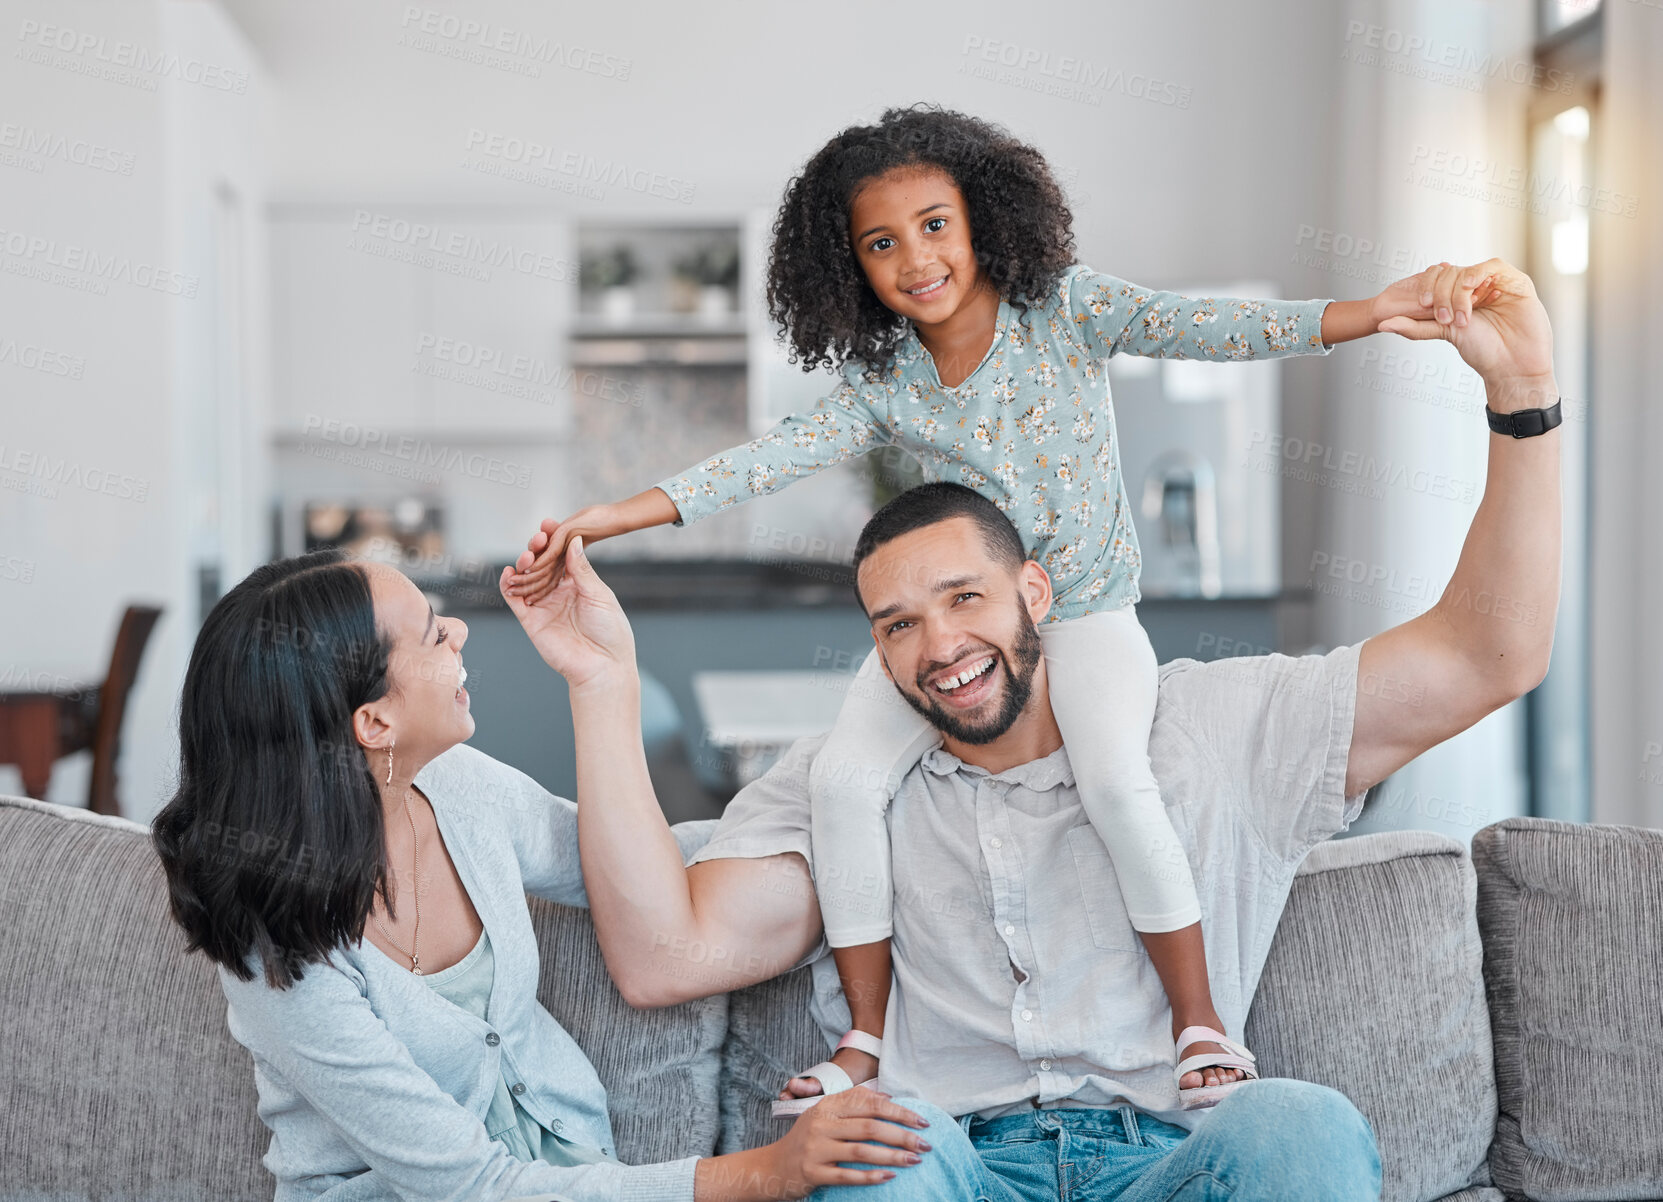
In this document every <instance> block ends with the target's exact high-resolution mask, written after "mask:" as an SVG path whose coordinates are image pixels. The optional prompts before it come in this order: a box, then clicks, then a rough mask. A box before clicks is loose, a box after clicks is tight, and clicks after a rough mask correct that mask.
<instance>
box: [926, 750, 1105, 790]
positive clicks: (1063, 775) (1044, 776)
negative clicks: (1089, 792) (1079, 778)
mask: <svg viewBox="0 0 1663 1202" xmlns="http://www.w3.org/2000/svg"><path fill="white" fill-rule="evenodd" d="M919 767H921V768H923V769H924V770H925V771H926V772H933V773H935V774H936V775H937V776H952V775H953V774H954V773H956V772H962V773H964V774H965V775H966V776H985V777H987V778H988V780H991V781H999V782H1002V783H1005V784H1012V785H1021V786H1022V787H1023V788H1024V789H1031V790H1032V791H1033V792H1035V793H1043V792H1044V791H1045V790H1047V789H1054V788H1056V787H1057V786H1058V785H1072V784H1073V783H1074V767H1073V765H1072V764H1070V763H1069V762H1068V748H1066V747H1059V748H1057V749H1056V750H1055V751H1053V752H1052V753H1051V754H1050V755H1047V756H1042V757H1041V758H1039V759H1037V760H1029V761H1028V762H1027V763H1025V764H1014V765H1012V766H1011V767H1009V768H1006V769H1005V770H1004V771H1003V772H989V771H988V770H987V769H986V768H983V767H981V766H980V765H977V764H967V763H965V762H964V761H963V760H961V759H959V757H958V756H956V755H954V754H953V753H952V752H950V751H948V750H947V749H946V748H945V747H943V746H941V745H940V744H939V743H938V744H937V745H936V746H934V747H932V748H930V750H928V751H926V752H925V753H924V758H923V759H921V760H920V761H919Z"/></svg>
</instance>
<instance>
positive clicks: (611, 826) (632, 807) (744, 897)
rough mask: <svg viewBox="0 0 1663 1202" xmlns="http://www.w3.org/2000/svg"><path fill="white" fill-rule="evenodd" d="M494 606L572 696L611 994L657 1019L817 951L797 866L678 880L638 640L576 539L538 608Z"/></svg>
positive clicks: (771, 861) (690, 872)
mask: <svg viewBox="0 0 1663 1202" xmlns="http://www.w3.org/2000/svg"><path fill="white" fill-rule="evenodd" d="M512 571H513V569H512V568H504V569H503V574H502V578H501V580H500V581H499V582H498V583H499V587H500V588H501V589H502V590H503V598H504V600H506V601H507V602H508V607H509V609H510V610H512V611H513V614H514V616H515V617H516V618H518V619H519V621H520V624H521V625H522V626H523V627H524V628H525V632H526V634H527V635H529V636H530V637H531V642H532V645H533V646H535V647H536V648H537V651H538V653H539V654H540V655H542V657H543V660H544V662H545V663H547V664H548V665H549V666H550V667H551V668H553V669H554V670H555V671H557V672H559V673H560V674H561V675H562V676H564V677H565V678H566V682H567V684H568V685H569V686H570V689H571V702H572V724H573V727H574V728H575V731H576V735H577V800H578V806H577V823H578V845H579V851H580V854H581V857H582V861H583V880H584V887H585V889H586V890H587V892H588V895H589V912H590V916H591V918H592V919H593V921H594V924H595V934H596V936H597V937H598V938H599V940H600V945H601V953H602V954H603V955H604V956H605V957H606V967H607V970H608V971H609V972H610V973H611V974H612V980H613V982H614V983H615V984H616V985H617V986H618V991H619V992H620V993H622V994H623V995H624V999H625V1000H626V1001H628V1002H629V1003H630V1005H632V1006H667V1005H671V1004H673V1003H675V1002H681V1001H686V1000H688V999H690V998H696V997H704V996H707V995H709V994H713V993H725V992H727V991H729V990H732V989H738V988H741V987H742V986H745V985H751V984H754V983H756V982H757V981H763V980H767V979H768V978H770V977H774V976H778V975H779V974H780V973H782V972H784V971H786V970H787V969H789V968H790V967H792V965H794V964H796V963H797V962H798V961H799V960H801V959H802V958H803V957H804V956H805V955H806V954H807V953H808V952H809V951H810V950H812V949H813V948H814V947H815V946H816V945H817V943H818V941H819V938H820V908H819V903H818V902H817V900H816V898H815V894H814V885H813V882H812V880H811V879H810V877H809V871H808V863H807V861H806V860H804V859H803V857H802V856H801V855H795V854H791V855H776V856H768V857H762V858H757V859H724V860H713V861H710V862H707V863H702V864H695V865H694V866H693V867H691V868H686V867H684V866H683V863H682V856H681V848H680V846H679V845H678V844H677V842H676V838H675V835H674V834H672V833H671V831H670V827H669V825H668V824H667V823H666V822H665V820H664V812H663V810H661V809H660V808H659V805H658V799H657V797H656V796H655V795H654V793H653V787H652V780H651V778H650V777H649V776H648V775H647V761H646V755H645V753H644V752H643V750H642V746H641V681H640V676H639V674H638V673H637V671H636V667H635V637H634V634H633V633H632V632H631V631H630V628H629V622H628V620H627V619H625V617H624V613H623V610H622V609H621V608H620V607H619V605H618V599H617V598H616V597H615V596H613V594H612V590H611V589H609V588H607V586H606V584H605V583H604V582H603V581H602V580H601V578H600V577H599V576H597V575H596V574H595V569H594V567H593V566H592V565H591V564H590V562H589V557H588V555H587V554H586V553H585V551H584V548H583V541H582V539H581V538H576V539H573V540H572V542H571V544H570V548H569V549H568V552H567V556H566V571H565V572H564V574H563V575H562V576H561V578H560V582H559V584H558V585H557V586H556V587H555V589H554V590H553V591H552V592H551V593H550V594H549V595H548V596H547V597H545V598H544V599H543V600H542V601H541V602H540V603H539V604H537V605H534V606H533V605H527V604H526V603H525V601H524V600H523V599H522V598H520V597H519V596H517V595H515V594H512V593H509V592H508V591H507V585H508V583H509V580H510V578H511V574H512Z"/></svg>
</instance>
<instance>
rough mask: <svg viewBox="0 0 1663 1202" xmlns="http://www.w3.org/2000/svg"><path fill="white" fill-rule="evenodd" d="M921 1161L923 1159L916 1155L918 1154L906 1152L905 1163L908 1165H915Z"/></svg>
mask: <svg viewBox="0 0 1663 1202" xmlns="http://www.w3.org/2000/svg"><path fill="white" fill-rule="evenodd" d="M922 1159H923V1157H922V1156H920V1155H918V1153H916V1152H908V1153H907V1163H908V1164H917V1163H918V1162H919V1161H920V1160H922Z"/></svg>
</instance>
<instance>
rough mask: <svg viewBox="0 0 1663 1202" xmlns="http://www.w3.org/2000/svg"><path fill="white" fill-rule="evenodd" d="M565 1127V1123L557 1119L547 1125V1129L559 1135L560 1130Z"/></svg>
mask: <svg viewBox="0 0 1663 1202" xmlns="http://www.w3.org/2000/svg"><path fill="white" fill-rule="evenodd" d="M565 1127H566V1124H565V1123H562V1122H561V1121H560V1120H559V1119H555V1120H554V1122H553V1123H551V1124H550V1125H549V1129H550V1130H551V1131H553V1132H554V1133H555V1134H556V1135H559V1134H560V1132H561V1131H563V1130H564V1129H565Z"/></svg>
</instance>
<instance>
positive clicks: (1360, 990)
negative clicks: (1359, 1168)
mask: <svg viewBox="0 0 1663 1202" xmlns="http://www.w3.org/2000/svg"><path fill="white" fill-rule="evenodd" d="M1476 887H1477V886H1476V881H1475V878H1474V875H1473V866H1472V860H1471V859H1470V857H1469V856H1468V854H1467V849H1466V847H1465V846H1464V845H1463V844H1461V843H1458V842H1456V841H1455V840H1454V839H1451V838H1449V837H1448V836H1446V835H1441V834H1434V833H1433V832H1431V831H1385V832H1381V833H1378V834H1372V835H1361V836H1357V837H1355V838H1349V839H1330V840H1329V841H1327V842H1326V843H1320V844H1318V845H1317V846H1316V847H1315V848H1313V849H1312V851H1311V853H1310V854H1309V855H1308V856H1306V857H1305V861H1304V862H1303V863H1302V864H1301V865H1300V867H1299V873H1298V875H1297V876H1295V877H1294V882H1293V890H1292V892H1291V893H1290V895H1289V898H1288V905H1287V908H1286V909H1285V910H1284V911H1283V912H1282V920H1281V923H1280V925H1278V927H1277V928H1276V938H1275V940H1274V941H1273V942H1272V943H1271V947H1270V955H1269V957H1268V958H1267V960H1266V962H1265V970H1264V975H1263V976H1262V977H1261V978H1260V981H1259V989H1258V992H1257V993H1256V994H1255V995H1254V1000H1253V1007H1252V1009H1251V1010H1250V1011H1249V1012H1248V1016H1247V1032H1246V1033H1247V1044H1248V1046H1249V1047H1251V1048H1252V1049H1253V1051H1254V1054H1255V1055H1256V1056H1258V1058H1259V1064H1260V1067H1261V1068H1262V1069H1263V1070H1264V1074H1265V1075H1267V1076H1277V1077H1297V1078H1299V1079H1301V1080H1304V1081H1315V1082H1317V1083H1319V1084H1322V1085H1329V1086H1332V1087H1333V1088H1335V1089H1337V1090H1339V1091H1340V1092H1341V1093H1343V1094H1345V1095H1346V1096H1347V1097H1349V1098H1350V1099H1351V1101H1352V1102H1353V1103H1354V1104H1355V1105H1356V1107H1357V1109H1359V1110H1361V1111H1362V1112H1363V1114H1364V1115H1365V1116H1366V1117H1367V1118H1368V1120H1369V1122H1370V1123H1371V1124H1372V1125H1373V1127H1374V1134H1375V1139H1376V1142H1377V1143H1378V1144H1379V1146H1380V1162H1381V1168H1382V1172H1383V1177H1384V1181H1383V1183H1382V1191H1381V1197H1382V1198H1383V1199H1384V1200H1385V1202H1430V1200H1431V1199H1436V1198H1443V1197H1445V1196H1446V1195H1449V1194H1454V1193H1456V1192H1457V1191H1460V1190H1462V1189H1465V1188H1467V1187H1468V1186H1486V1185H1488V1184H1489V1183H1490V1179H1489V1171H1488V1168H1487V1165H1486V1161H1485V1156H1486V1153H1487V1152H1488V1150H1489V1147H1490V1140H1491V1137H1492V1136H1493V1135H1494V1133H1495V1124H1496V1090H1495V1077H1494V1074H1493V1071H1492V1066H1491V1052H1490V1017H1489V1012H1488V1010H1487V1009H1486V1007H1485V999H1484V977H1483V947H1482V945H1481V943H1480V941H1479V935H1478V923H1477V920H1476V918H1475V917H1474V904H1475V901H1474V897H1475V891H1476Z"/></svg>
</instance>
